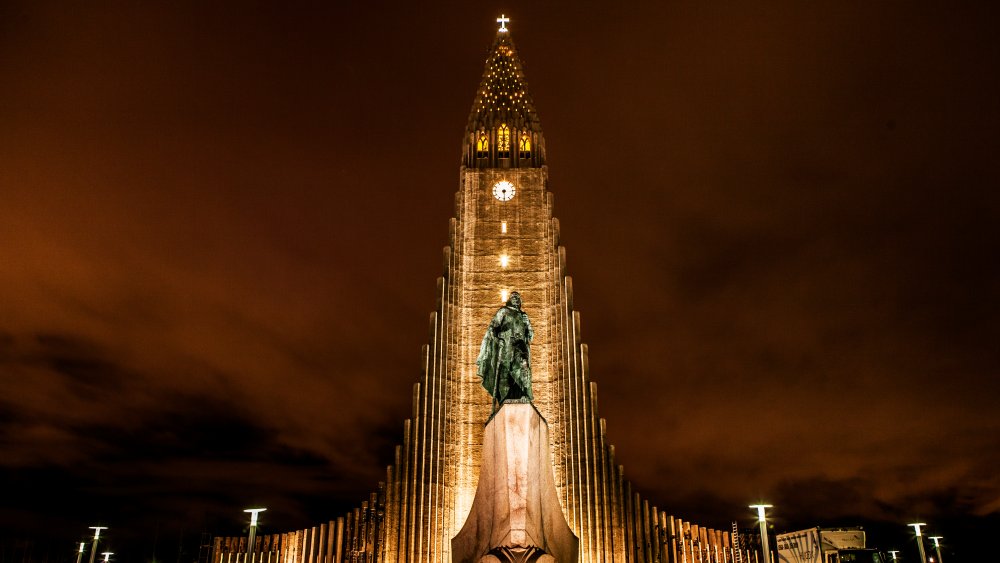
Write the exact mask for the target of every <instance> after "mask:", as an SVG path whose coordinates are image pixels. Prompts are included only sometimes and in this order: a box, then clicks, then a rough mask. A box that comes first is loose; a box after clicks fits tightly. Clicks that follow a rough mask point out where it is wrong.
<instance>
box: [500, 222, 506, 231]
mask: <svg viewBox="0 0 1000 563" xmlns="http://www.w3.org/2000/svg"><path fill="white" fill-rule="evenodd" d="M500 233H501V234H507V221H502V222H501V223H500Z"/></svg>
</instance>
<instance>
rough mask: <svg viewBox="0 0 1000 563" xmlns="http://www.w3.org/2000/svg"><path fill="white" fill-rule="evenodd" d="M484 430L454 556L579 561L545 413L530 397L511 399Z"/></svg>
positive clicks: (459, 562)
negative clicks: (523, 400) (474, 484)
mask: <svg viewBox="0 0 1000 563" xmlns="http://www.w3.org/2000/svg"><path fill="white" fill-rule="evenodd" d="M485 432H486V435H485V436H484V438H483V450H482V452H483V460H482V467H481V469H480V473H479V485H478V486H477V488H476V496H475V499H474V500H473V501H472V508H471V510H470V511H469V517H468V518H467V519H466V521H465V525H464V526H462V530H461V531H460V532H459V533H458V535H456V536H455V537H454V538H452V540H451V553H452V562H453V563H500V562H503V563H507V562H522V561H523V562H538V563H576V562H577V559H578V552H579V540H578V539H577V537H576V536H575V535H574V534H573V531H572V530H571V529H570V527H569V524H568V523H567V522H566V517H565V516H564V515H563V511H562V507H561V506H560V504H559V496H558V494H557V492H556V487H555V482H554V480H553V478H552V463H551V460H550V459H549V430H548V424H547V423H546V422H545V419H543V418H542V417H541V416H540V415H539V414H538V411H537V410H535V406H534V405H532V404H530V403H517V404H511V403H508V404H504V405H502V406H501V407H500V410H499V411H497V413H496V414H495V415H494V416H493V417H492V418H491V419H490V421H489V423H488V424H487V425H486V431H485Z"/></svg>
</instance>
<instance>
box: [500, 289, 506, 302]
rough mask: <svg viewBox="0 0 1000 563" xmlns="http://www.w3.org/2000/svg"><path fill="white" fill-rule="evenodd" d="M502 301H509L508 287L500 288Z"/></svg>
mask: <svg viewBox="0 0 1000 563" xmlns="http://www.w3.org/2000/svg"><path fill="white" fill-rule="evenodd" d="M500 302H501V303H506V302H507V290H506V289H501V290H500Z"/></svg>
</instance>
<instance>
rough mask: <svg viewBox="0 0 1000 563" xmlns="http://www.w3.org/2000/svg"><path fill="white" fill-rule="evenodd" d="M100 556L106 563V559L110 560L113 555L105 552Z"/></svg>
mask: <svg viewBox="0 0 1000 563" xmlns="http://www.w3.org/2000/svg"><path fill="white" fill-rule="evenodd" d="M101 555H103V556H104V563H108V559H111V556H112V555H114V553H111V552H110V551H105V552H104V553H102V554H101Z"/></svg>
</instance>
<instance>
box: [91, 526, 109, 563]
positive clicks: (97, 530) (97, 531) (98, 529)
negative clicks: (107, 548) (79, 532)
mask: <svg viewBox="0 0 1000 563" xmlns="http://www.w3.org/2000/svg"><path fill="white" fill-rule="evenodd" d="M90 529H91V530H94V546H93V547H91V548H90V563H94V556H95V555H97V539H98V538H100V537H101V530H107V529H108V527H107V526H91V527H90Z"/></svg>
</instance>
